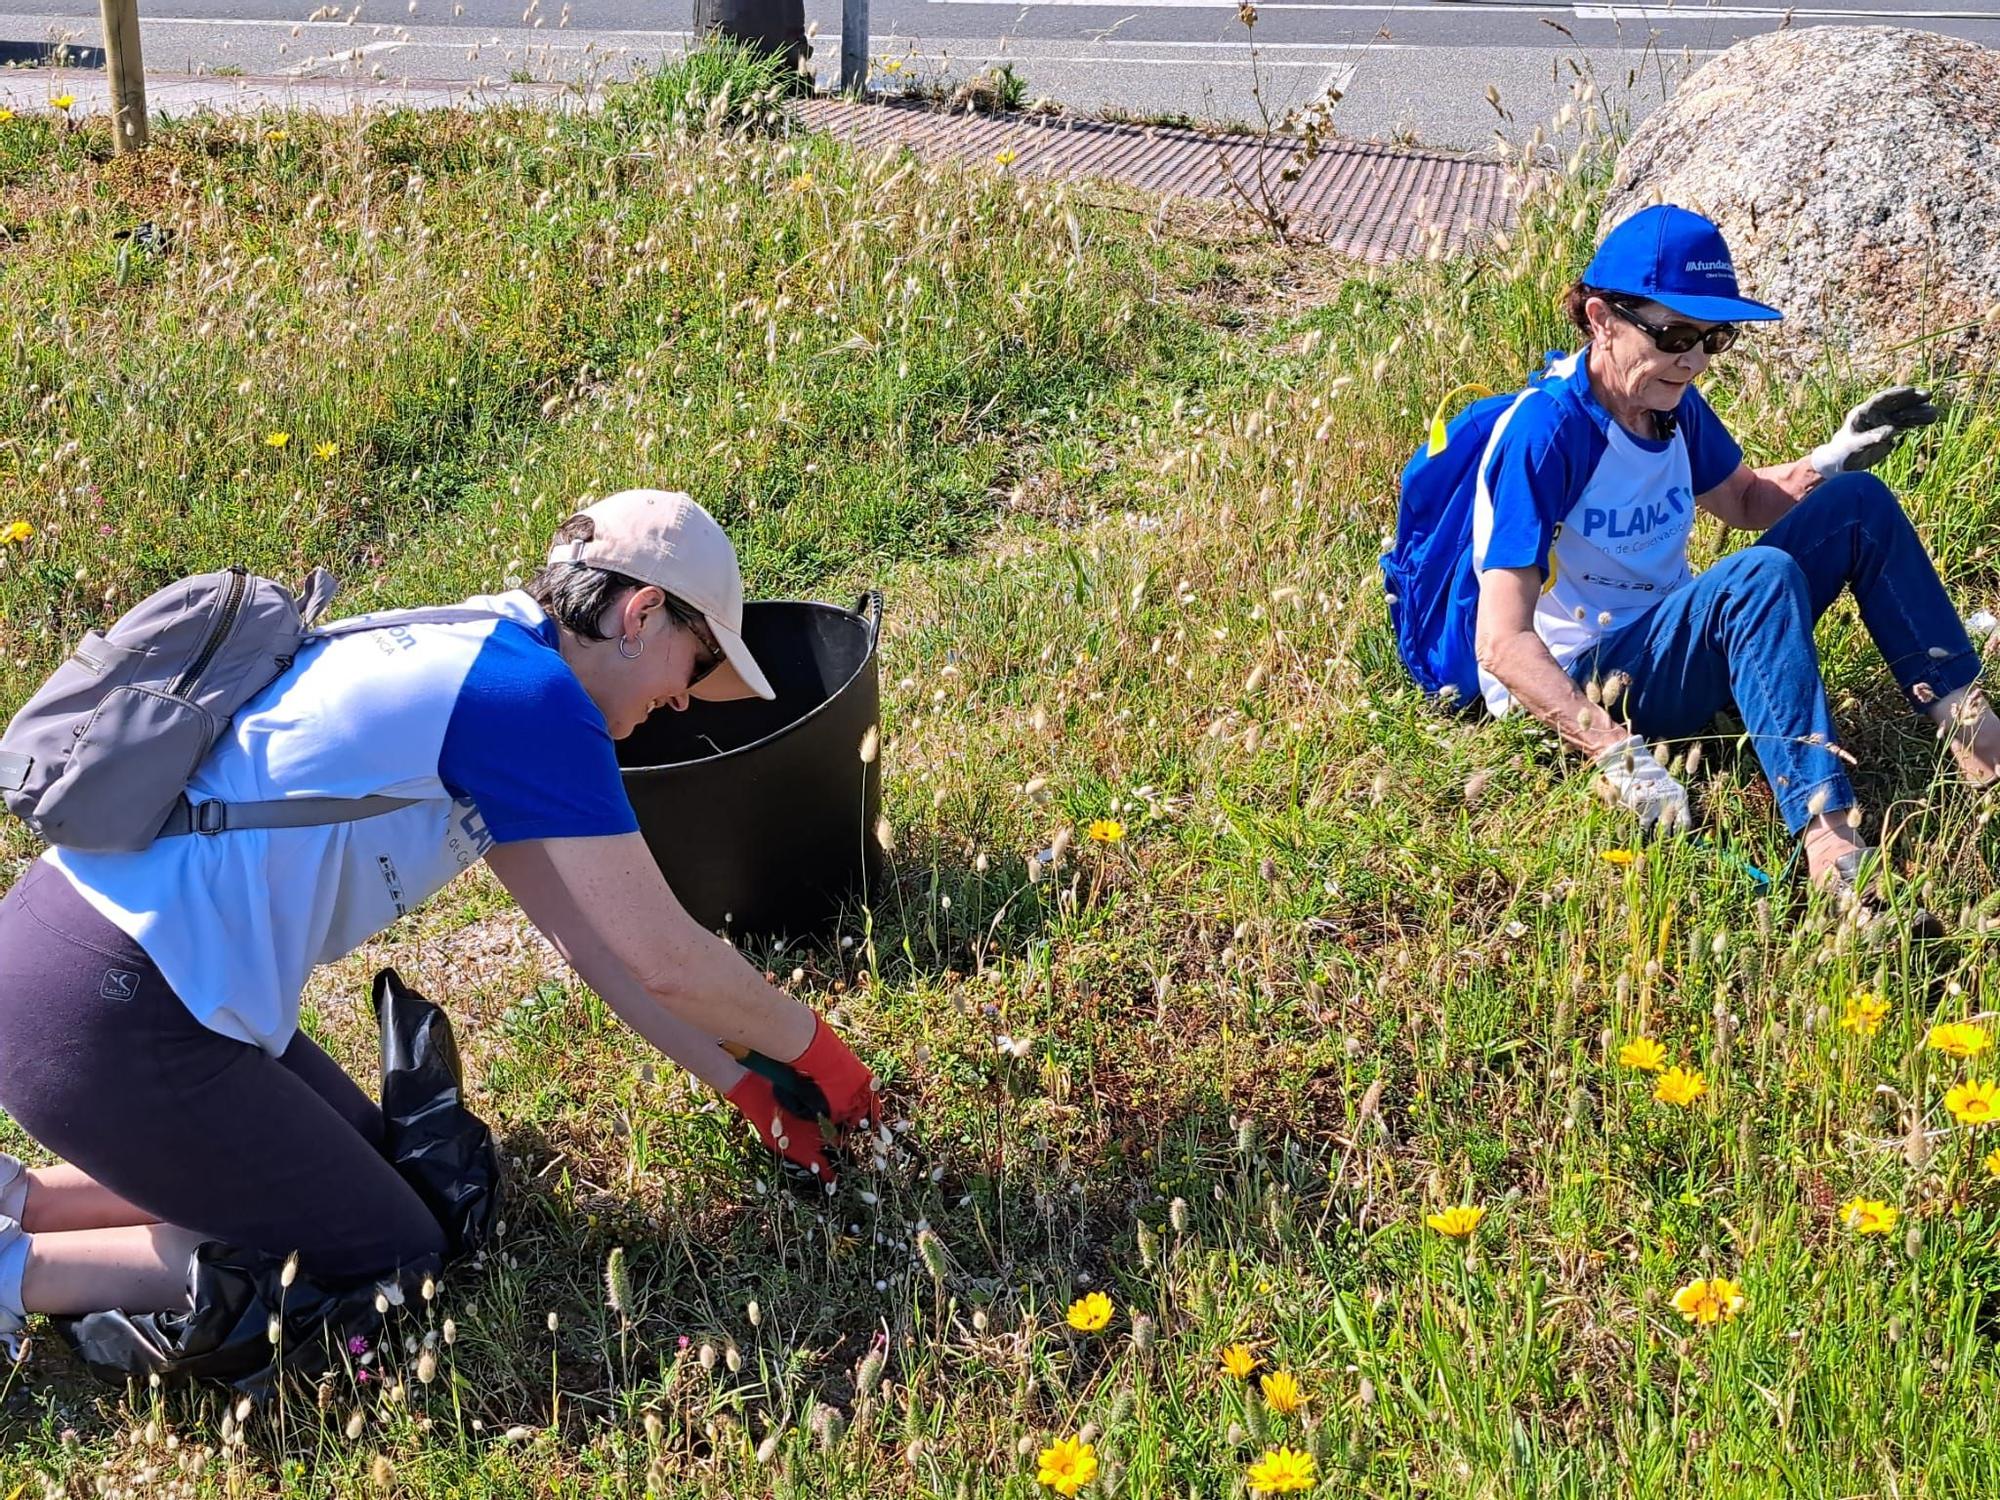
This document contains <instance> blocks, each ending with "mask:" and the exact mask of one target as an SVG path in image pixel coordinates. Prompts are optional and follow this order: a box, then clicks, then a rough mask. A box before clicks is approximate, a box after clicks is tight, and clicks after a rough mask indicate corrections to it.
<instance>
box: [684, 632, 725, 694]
mask: <svg viewBox="0 0 2000 1500" xmlns="http://www.w3.org/2000/svg"><path fill="white" fill-rule="evenodd" d="M676 618H678V619H679V620H680V622H681V623H682V624H683V625H685V626H687V628H688V630H689V631H690V632H691V633H692V634H693V636H694V638H695V643H696V644H697V645H699V646H700V647H701V653H702V654H701V656H700V657H699V658H698V659H697V660H696V662H695V664H694V671H693V672H691V673H689V674H688V686H689V687H693V686H694V685H695V684H696V683H697V682H700V681H701V680H702V679H703V678H704V677H706V676H708V675H709V674H710V673H711V672H713V671H714V670H715V669H716V668H717V667H719V666H721V665H722V661H723V657H722V647H721V646H719V645H717V644H716V641H715V636H714V634H713V633H712V632H711V631H710V630H709V628H708V625H707V624H706V622H704V621H703V620H702V619H701V617H700V616H698V615H696V616H686V615H681V616H677V617H676Z"/></svg>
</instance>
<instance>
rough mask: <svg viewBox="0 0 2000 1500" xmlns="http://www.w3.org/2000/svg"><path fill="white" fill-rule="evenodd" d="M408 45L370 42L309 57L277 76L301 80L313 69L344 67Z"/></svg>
mask: <svg viewBox="0 0 2000 1500" xmlns="http://www.w3.org/2000/svg"><path fill="white" fill-rule="evenodd" d="M409 45H410V44H409V43H408V42H405V41H401V40H397V41H393V42H370V43H369V44H368V45H367V46H365V47H343V48H342V49H341V50H340V51H338V52H328V53H322V54H321V55H320V56H318V57H309V58H307V59H306V60H305V61H304V62H302V63H297V64H295V65H293V66H292V67H289V68H286V69H285V70H284V71H283V72H282V73H280V74H279V75H278V76H279V77H280V78H303V77H305V76H306V75H307V74H308V73H310V72H312V71H313V70H314V69H315V68H339V67H345V66H346V65H347V64H348V63H351V62H359V61H360V60H361V59H362V58H364V57H368V56H370V55H372V54H374V53H377V52H393V51H395V50H396V49H397V48H398V47H407V46H409Z"/></svg>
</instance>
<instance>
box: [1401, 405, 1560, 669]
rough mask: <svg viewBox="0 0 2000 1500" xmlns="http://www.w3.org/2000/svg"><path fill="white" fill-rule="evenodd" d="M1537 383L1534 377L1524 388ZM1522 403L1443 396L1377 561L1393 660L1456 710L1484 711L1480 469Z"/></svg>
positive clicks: (1408, 467) (1406, 473)
mask: <svg viewBox="0 0 2000 1500" xmlns="http://www.w3.org/2000/svg"><path fill="white" fill-rule="evenodd" d="M1545 373H1546V372H1544V374H1545ZM1542 379H1543V375H1536V376H1535V377H1534V378H1533V379H1532V380H1530V381H1529V382H1528V384H1529V387H1530V388H1532V387H1534V386H1536V385H1538V384H1540V383H1541V381H1542ZM1468 393H1470V394H1473V395H1476V396H1478V397H1479V398H1480V399H1478V400H1476V401H1474V402H1473V403H1472V405H1470V406H1468V407H1466V408H1465V410H1463V411H1461V412H1460V413H1459V414H1458V415H1457V416H1455V417H1453V418H1452V419H1451V422H1450V424H1449V425H1447V424H1446V422H1445V420H1444V409H1445V408H1446V407H1447V406H1449V405H1450V404H1451V402H1452V400H1453V398H1455V397H1457V396H1461V395H1465V394H1468ZM1520 396H1521V392H1520V391H1505V392H1502V393H1500V394H1498V395H1496V394H1494V393H1493V391H1492V390H1491V389H1489V388H1488V387H1486V386H1483V385H1462V386H1459V387H1458V388H1457V389H1456V390H1453V391H1450V392H1447V393H1446V395H1445V398H1444V400H1443V401H1441V402H1439V403H1438V410H1437V413H1436V415H1434V416H1433V417H1432V418H1431V429H1430V440H1429V441H1428V442H1427V443H1425V445H1424V446H1423V447H1421V448H1419V449H1418V450H1417V451H1416V452H1415V453H1414V454H1413V455H1412V456H1411V458H1410V461H1409V462H1408V463H1407V464H1405V465H1404V466H1403V478H1402V482H1401V495H1402V499H1401V502H1400V504H1399V505H1398V506H1397V509H1396V543H1395V545H1394V546H1393V547H1391V548H1390V549H1389V550H1388V551H1387V552H1384V553H1383V554H1382V582H1383V587H1384V589H1385V590H1386V591H1387V593H1388V599H1389V625H1390V628H1391V629H1393V630H1394V631H1395V633H1396V651H1397V654H1398V655H1400V656H1401V657H1402V658H1403V665H1404V667H1405V668H1407V669H1408V671H1409V674H1410V676H1411V677H1412V678H1413V679H1414V680H1415V682H1416V684H1417V686H1418V687H1420V688H1422V689H1423V690H1424V692H1425V693H1426V694H1427V695H1429V696H1431V697H1434V698H1438V699H1440V700H1441V701H1443V702H1446V703H1448V704H1450V705H1451V706H1452V707H1455V708H1467V707H1470V706H1471V705H1472V704H1475V703H1479V702H1481V701H1482V699H1481V696H1480V691H1479V663H1478V661H1477V659H1476V658H1475V657H1474V655H1473V648H1472V630H1473V623H1474V620H1475V618H1476V617H1477V615H1478V611H1479V577H1478V575H1477V574H1476V573H1475V572H1474V571H1473V568H1472V507H1473V497H1474V495H1475V493H1476V492H1477V490H1478V487H1479V466H1480V463H1481V461H1482V460H1483V459H1484V458H1485V456H1486V445H1487V443H1488V441H1489V440H1490V439H1491V438H1492V436H1493V429H1494V428H1495V427H1496V426H1497V425H1498V424H1499V421H1500V418H1501V417H1502V416H1504V415H1505V414H1506V413H1507V411H1508V410H1509V409H1510V408H1511V407H1512V406H1513V405H1514V403H1515V402H1516V401H1517V400H1519V399H1520Z"/></svg>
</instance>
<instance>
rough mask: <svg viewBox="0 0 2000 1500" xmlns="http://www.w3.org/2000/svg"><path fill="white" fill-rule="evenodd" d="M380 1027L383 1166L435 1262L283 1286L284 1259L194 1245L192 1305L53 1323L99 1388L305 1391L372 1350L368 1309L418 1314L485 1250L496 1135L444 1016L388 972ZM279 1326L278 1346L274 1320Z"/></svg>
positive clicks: (378, 1004)
mask: <svg viewBox="0 0 2000 1500" xmlns="http://www.w3.org/2000/svg"><path fill="white" fill-rule="evenodd" d="M375 1018H376V1021H377V1022H378V1023H379V1024H380V1026H381V1028H382V1114H383V1117H384V1121H385V1123H386V1126H387V1130H386V1133H385V1136H384V1140H383V1154H384V1155H386V1156H387V1157H388V1158H389V1160H390V1161H391V1162H392V1163H394V1164H395V1167H396V1170H397V1171H399V1172H401V1173H402V1174H403V1177H404V1179H405V1180H406V1181H407V1182H408V1183H409V1184H410V1186H411V1187H412V1188H414V1189H415V1190H416V1192H417V1194H418V1196H419V1197H421V1198H422V1199H423V1200H424V1203H425V1205H426V1206H427V1207H429V1209H430V1210H431V1212H432V1213H434V1214H436V1215H437V1219H438V1222H439V1223H440V1224H441V1225H443V1226H444V1233H445V1254H444V1255H443V1256H442V1257H435V1256H432V1257H426V1258H425V1259H424V1260H422V1261H419V1262H418V1263H416V1264H414V1265H408V1266H404V1267H402V1268H401V1270H400V1273H399V1279H398V1280H397V1281H396V1283H395V1285H394V1287H393V1288H392V1287H391V1286H390V1285H389V1284H388V1283H386V1282H385V1281H383V1280H382V1279H380V1278H373V1277H371V1278H369V1279H367V1280H365V1281H359V1282H338V1283H329V1282H326V1281H323V1280H320V1279H318V1278H315V1277H314V1276H312V1275H310V1274H309V1273H308V1272H306V1271H304V1270H300V1271H299V1272H298V1274H297V1275H296V1276H295V1277H294V1278H293V1280H292V1284H291V1285H290V1286H286V1285H284V1284H283V1280H284V1265H285V1259H286V1257H285V1256H282V1255H273V1254H271V1253H269V1252H265V1251H256V1250H246V1249H243V1248H241V1247H239V1246H234V1245H223V1244H216V1243H209V1244H204V1245H202V1246H200V1247H198V1248H197V1249H196V1250H195V1253H194V1256H193V1258H192V1260H191V1262H190V1264H189V1274H188V1280H189V1290H190V1293H191V1298H190V1305H189V1307H188V1308H187V1310H186V1311H179V1312H166V1313H141V1314H138V1315H130V1314H126V1313H122V1312H117V1311H112V1312H101V1313H89V1314H87V1315H85V1316H83V1317H81V1318H68V1319H58V1320H56V1328H57V1331H58V1332H60V1333H61V1334H62V1335H63V1337H64V1338H66V1339H67V1340H68V1341H69V1342H70V1344H71V1346H72V1347H73V1348H75V1350H76V1352H77V1355H78V1356H79V1357H80V1358H81V1359H82V1360H83V1361H84V1363H85V1364H87V1365H89V1366H90V1368H91V1370H92V1371H93V1372H94V1373H96V1374H98V1375H100V1376H102V1377H103V1378H105V1379H107V1380H111V1381H114V1382H121V1383H122V1382H123V1381H124V1380H126V1379H127V1378H128V1377H133V1376H138V1377H142V1378H143V1377H146V1376H151V1375H158V1376H159V1377H160V1379H161V1380H162V1381H163V1382H166V1383H169V1384H177V1383H182V1382H186V1381H190V1380H214V1381H220V1382H223V1383H226V1384H228V1385H231V1386H234V1387H235V1388H237V1389H238V1390H242V1391H246V1392H251V1393H257V1392H261V1391H263V1390H264V1389H266V1388H267V1387H268V1386H270V1384H271V1383H272V1382H273V1381H274V1380H275V1379H276V1378H277V1375H278V1366H279V1363H280V1362H281V1361H282V1364H283V1367H284V1369H285V1370H286V1371H288V1372H290V1373H292V1374H296V1375H301V1376H304V1377H305V1378H307V1379H312V1378H314V1377H316V1376H318V1375H320V1374H323V1373H324V1372H325V1371H327V1370H329V1369H331V1368H333V1367H334V1366H335V1365H337V1364H338V1363H340V1361H341V1360H342V1359H343V1358H344V1357H346V1356H347V1352H348V1349H349V1347H350V1341H352V1340H356V1339H360V1340H365V1341H366V1342H367V1345H368V1347H371V1348H372V1347H373V1346H374V1345H375V1344H376V1342H377V1341H378V1340H379V1338H380V1337H381V1333H382V1326H383V1321H384V1319H383V1316H382V1314H381V1312H379V1311H378V1310H377V1307H376V1302H377V1299H378V1297H381V1296H383V1295H384V1294H385V1293H386V1294H388V1296H389V1300H390V1302H391V1304H392V1306H391V1313H392V1315H393V1314H394V1305H395V1304H397V1303H401V1304H403V1305H405V1306H409V1307H412V1308H416V1307H420V1306H421V1305H422V1304H421V1300H420V1298H421V1291H422V1287H423V1282H424V1278H425V1277H427V1276H436V1275H437V1274H438V1273H439V1272H441V1271H442V1270H443V1269H444V1268H445V1267H446V1266H447V1265H450V1264H452V1263H453V1262H455V1261H458V1260H460V1259H462V1258H464V1257H465V1256H468V1255H471V1254H472V1253H473V1252H474V1251H476V1250H478V1249H480V1248H481V1247H482V1246H484V1245H485V1243H486V1240H487V1237H488V1236H489V1235H490V1234H491V1233H492V1230H493V1222H494V1220H495V1218H496V1217H497V1216H498V1214H499V1209H500V1190H501V1178H500V1153H499V1151H498V1150H497V1149H496V1148H495V1146H494V1143H493V1132H492V1131H490V1130H488V1129H487V1128H486V1126H485V1124H484V1123H483V1122H482V1121H481V1120H480V1119H479V1118H478V1117H477V1116H476V1115H474V1114H473V1113H472V1112H471V1111H470V1110H468V1109H467V1108H466V1107H465V1102H464V1098H463V1092H462V1087H461V1085H462V1081H463V1079H462V1074H461V1071H460V1068H459V1061H458V1045H457V1043H456V1042H455V1041H454V1040H453V1039H452V1033H451V1022H450V1021H449V1020H447V1019H446V1017H445V1014H444V1012H443V1011H441V1010H440V1009H438V1007H437V1006H435V1005H433V1004H432V1003H431V1002H430V1001H428V1000H426V999H425V998H424V997H423V996H422V995H419V994H418V993H417V992H416V991H415V990H412V989H409V988H407V987H406V986H405V985H404V984H403V981H402V980H401V978H399V977H398V975H397V974H396V971H395V970H394V969H384V970H383V971H382V972H381V973H379V974H377V975H376V976H375ZM274 1315H281V1317H282V1322H281V1323H280V1338H279V1342H278V1343H277V1344H276V1345H273V1343H272V1341H271V1320H272V1317H273V1316H274Z"/></svg>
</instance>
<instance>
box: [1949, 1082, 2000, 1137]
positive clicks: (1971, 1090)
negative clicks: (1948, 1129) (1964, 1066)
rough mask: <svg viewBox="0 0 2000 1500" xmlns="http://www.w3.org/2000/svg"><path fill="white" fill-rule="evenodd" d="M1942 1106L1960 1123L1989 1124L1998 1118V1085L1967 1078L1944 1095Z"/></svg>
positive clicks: (1999, 1113) (1999, 1100)
mask: <svg viewBox="0 0 2000 1500" xmlns="http://www.w3.org/2000/svg"><path fill="white" fill-rule="evenodd" d="M1944 1107H1945V1108H1946V1109H1948V1110H1950V1111H1951V1117H1952V1118H1953V1119H1954V1120H1956V1121H1958V1123H1959V1124H1961V1125H1991V1124H1992V1123H1993V1122H1994V1121H1995V1120H2000V1086H1995V1085H1994V1084H1992V1083H1989V1082H1987V1081H1986V1080H1985V1079H1982V1078H1968V1079H1966V1080H1965V1082H1964V1083H1961V1084H1959V1085H1958V1086H1957V1087H1956V1088H1954V1089H1952V1090H1951V1092H1949V1093H1948V1094H1946V1095H1945V1096H1944Z"/></svg>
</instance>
